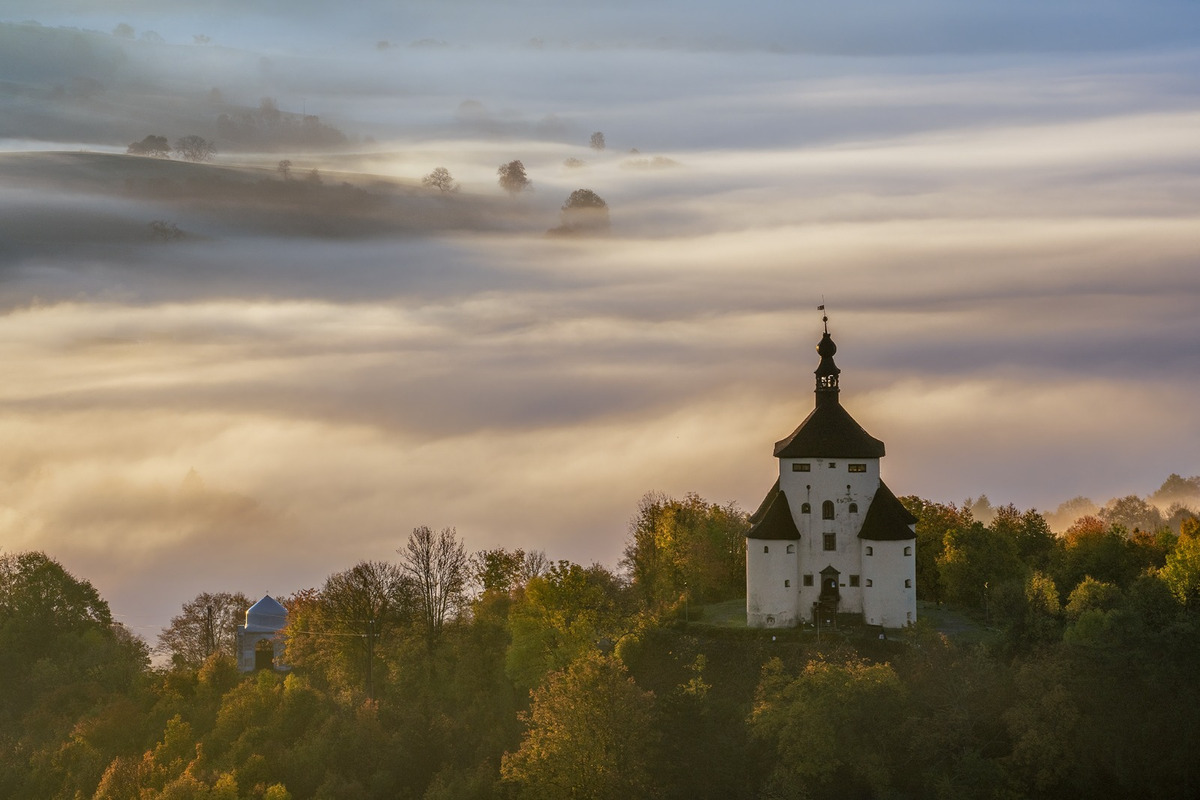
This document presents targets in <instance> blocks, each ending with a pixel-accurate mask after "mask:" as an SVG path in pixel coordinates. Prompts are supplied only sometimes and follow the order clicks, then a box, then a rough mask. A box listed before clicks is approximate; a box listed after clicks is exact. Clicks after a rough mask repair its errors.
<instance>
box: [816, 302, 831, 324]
mask: <svg viewBox="0 0 1200 800" xmlns="http://www.w3.org/2000/svg"><path fill="white" fill-rule="evenodd" d="M817 311H820V312H821V324H823V325H824V326H825V332H826V333H829V315H828V314H826V313H825V295H821V305H819V306H817Z"/></svg>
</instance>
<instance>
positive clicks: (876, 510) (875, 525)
mask: <svg viewBox="0 0 1200 800" xmlns="http://www.w3.org/2000/svg"><path fill="white" fill-rule="evenodd" d="M916 521H917V518H916V517H914V516H913V515H912V514H910V513H909V512H908V509H907V508H905V507H904V505H903V504H902V503H901V502H900V501H899V500H898V499H896V495H894V494H892V490H891V489H889V488H888V487H887V484H886V483H884V482H883V481H880V482H879V488H878V489H876V490H875V497H874V499H872V500H871V507H870V508H868V509H867V517H866V519H864V520H863V524H862V530H860V531H859V532H858V538H860V539H870V540H872V541H876V542H895V541H899V540H901V539H915V538H917V535H916V534H915V533H913V530H912V528H910V527H908V526H909V525H912V524H913V523H915V522H916Z"/></svg>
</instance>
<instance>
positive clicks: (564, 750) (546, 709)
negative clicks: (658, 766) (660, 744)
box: [500, 651, 654, 800]
mask: <svg viewBox="0 0 1200 800" xmlns="http://www.w3.org/2000/svg"><path fill="white" fill-rule="evenodd" d="M653 702H654V695H653V693H651V692H646V691H642V690H641V689H639V688H638V686H637V684H635V683H634V682H633V678H631V677H629V673H628V672H626V670H625V667H624V665H622V664H621V662H620V661H618V660H617V659H616V658H613V657H610V656H603V655H601V654H599V653H597V652H595V651H592V652H589V653H587V654H586V655H584V656H583V657H581V658H580V659H578V660H577V661H575V662H573V663H572V664H571V665H570V666H569V667H568V668H567V669H565V670H563V671H562V672H559V673H556V674H555V675H553V676H552V677H551V678H550V680H549V681H547V683H546V685H545V686H543V687H541V688H539V689H537V690H536V691H534V693H533V702H532V704H531V706H530V709H529V712H528V713H527V714H523V715H522V716H521V718H522V720H523V721H524V722H525V723H526V725H527V726H528V730H527V731H526V732H525V736H524V738H523V739H522V741H521V746H520V748H519V749H518V750H517V751H516V752H515V753H506V754H505V756H504V759H503V761H502V762H501V765H500V774H501V776H502V777H503V779H504V781H505V782H507V783H510V784H515V785H516V787H517V795H518V797H521V798H537V799H538V800H542V799H543V798H544V800H555V799H556V798H573V799H574V800H626V798H633V797H648V796H651V795H652V794H653V782H652V779H651V761H650V756H651V752H652V750H653V745H654V732H653V716H652V714H653Z"/></svg>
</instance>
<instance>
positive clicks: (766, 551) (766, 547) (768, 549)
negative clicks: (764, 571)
mask: <svg viewBox="0 0 1200 800" xmlns="http://www.w3.org/2000/svg"><path fill="white" fill-rule="evenodd" d="M763 552H764V553H769V552H771V548H770V547H769V546H768V545H765V544H764V545H763Z"/></svg>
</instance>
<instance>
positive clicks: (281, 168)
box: [275, 158, 292, 181]
mask: <svg viewBox="0 0 1200 800" xmlns="http://www.w3.org/2000/svg"><path fill="white" fill-rule="evenodd" d="M275 171H276V172H278V173H279V174H280V175H281V176H283V179H284V180H285V181H289V180H291V179H292V161H291V159H289V158H285V159H283V160H282V161H280V162H279V163H278V164H277V165H275Z"/></svg>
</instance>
